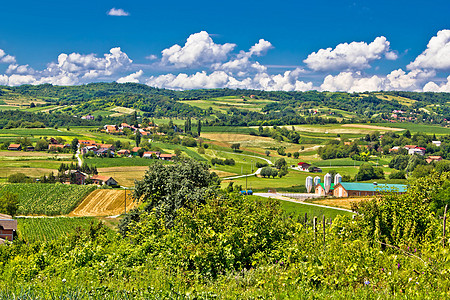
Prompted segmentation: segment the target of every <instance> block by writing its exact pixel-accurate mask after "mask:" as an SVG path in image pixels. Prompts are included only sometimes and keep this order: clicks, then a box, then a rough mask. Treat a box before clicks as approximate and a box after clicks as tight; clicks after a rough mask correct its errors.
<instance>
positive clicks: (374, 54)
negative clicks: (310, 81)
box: [303, 36, 397, 71]
mask: <svg viewBox="0 0 450 300" xmlns="http://www.w3.org/2000/svg"><path fill="white" fill-rule="evenodd" d="M389 45H390V43H389V41H388V40H386V38H385V37H384V36H380V37H377V38H376V39H375V40H374V41H373V42H371V43H370V44H367V43H365V42H351V43H350V44H348V43H343V44H339V45H337V46H336V48H335V49H332V48H327V49H320V50H319V51H317V52H313V53H311V54H310V55H308V57H307V58H306V59H305V60H304V61H303V62H304V63H306V65H307V66H308V67H309V68H310V69H312V70H314V71H332V70H361V69H366V68H369V67H370V62H372V61H374V60H378V59H381V58H382V55H383V54H384V55H385V57H386V58H387V59H397V55H396V53H395V52H390V51H389Z"/></svg>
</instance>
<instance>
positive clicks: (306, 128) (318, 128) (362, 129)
mask: <svg viewBox="0 0 450 300" xmlns="http://www.w3.org/2000/svg"><path fill="white" fill-rule="evenodd" d="M348 125H351V126H348ZM286 127H287V128H289V129H291V127H292V126H286ZM294 128H295V130H296V131H299V133H300V134H302V133H303V132H310V133H314V134H317V133H319V134H320V133H323V134H330V135H331V134H364V135H365V134H367V133H371V132H375V131H378V132H380V133H384V132H386V131H399V129H395V128H392V127H385V126H382V124H381V125H380V126H375V125H366V124H342V125H341V124H332V125H294ZM400 130H401V129H400Z"/></svg>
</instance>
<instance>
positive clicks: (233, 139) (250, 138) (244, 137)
mask: <svg viewBox="0 0 450 300" xmlns="http://www.w3.org/2000/svg"><path fill="white" fill-rule="evenodd" d="M201 137H202V138H205V139H208V140H212V141H215V142H219V145H221V146H225V147H226V146H229V145H231V144H234V143H240V144H241V147H260V148H267V147H275V146H277V145H280V143H279V142H277V141H275V140H274V139H272V138H270V137H262V136H254V135H248V134H239V133H213V132H206V133H202V134H201Z"/></svg>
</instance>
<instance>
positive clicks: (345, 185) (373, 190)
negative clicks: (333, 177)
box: [333, 182, 407, 197]
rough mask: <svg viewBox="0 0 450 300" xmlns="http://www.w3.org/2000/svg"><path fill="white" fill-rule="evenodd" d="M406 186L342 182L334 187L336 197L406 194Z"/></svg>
mask: <svg viewBox="0 0 450 300" xmlns="http://www.w3.org/2000/svg"><path fill="white" fill-rule="evenodd" d="M406 190H407V186H406V185H404V184H377V183H376V182H374V183H361V182H340V183H338V184H336V185H335V186H334V190H333V196H334V197H352V196H374V195H377V194H379V193H381V192H397V193H402V194H403V193H405V192H406Z"/></svg>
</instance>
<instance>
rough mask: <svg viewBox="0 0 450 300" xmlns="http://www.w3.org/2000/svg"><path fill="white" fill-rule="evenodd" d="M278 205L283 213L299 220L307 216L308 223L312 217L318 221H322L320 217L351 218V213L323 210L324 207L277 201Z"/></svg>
mask: <svg viewBox="0 0 450 300" xmlns="http://www.w3.org/2000/svg"><path fill="white" fill-rule="evenodd" d="M279 201H280V205H281V207H282V209H283V210H284V211H286V214H287V215H290V216H293V217H296V218H299V219H300V220H304V218H305V214H307V218H308V220H309V222H310V221H311V219H312V218H313V217H317V218H319V219H320V220H321V219H322V216H325V218H326V219H330V218H331V219H334V218H335V217H336V216H338V215H343V216H351V215H353V213H351V212H348V211H343V210H338V209H333V208H325V207H318V206H313V205H308V204H302V203H294V202H289V201H283V200H279Z"/></svg>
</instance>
